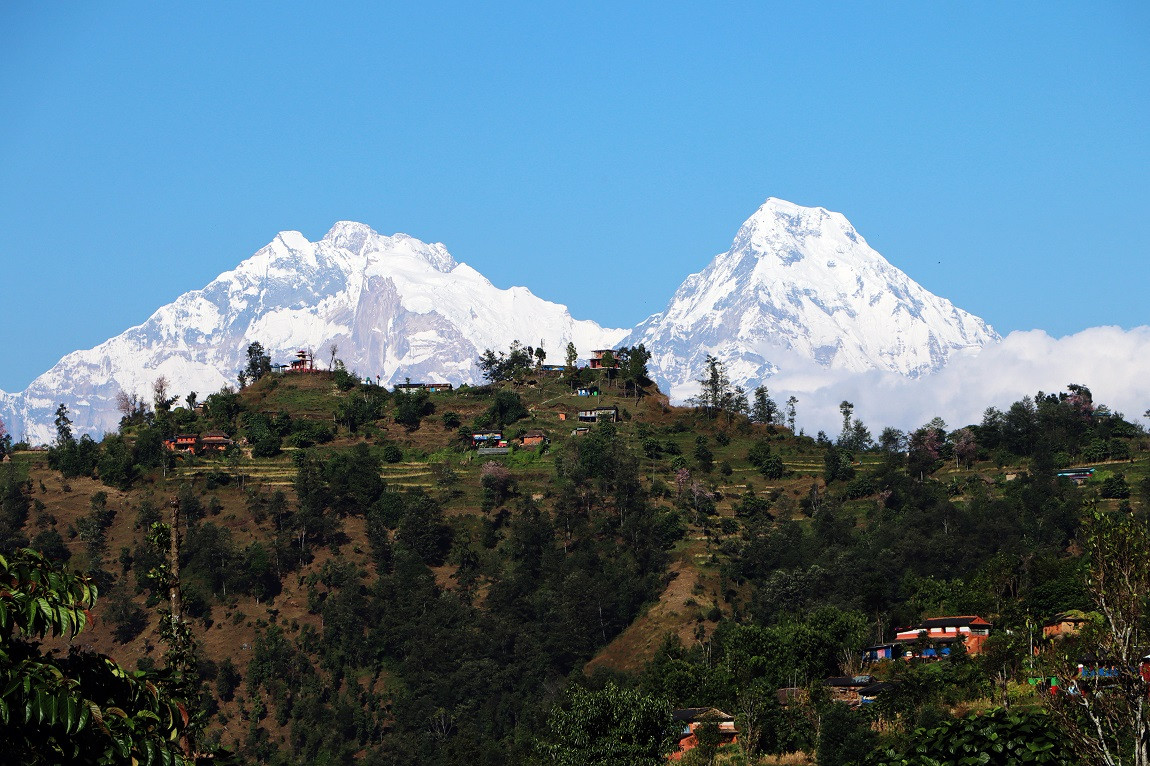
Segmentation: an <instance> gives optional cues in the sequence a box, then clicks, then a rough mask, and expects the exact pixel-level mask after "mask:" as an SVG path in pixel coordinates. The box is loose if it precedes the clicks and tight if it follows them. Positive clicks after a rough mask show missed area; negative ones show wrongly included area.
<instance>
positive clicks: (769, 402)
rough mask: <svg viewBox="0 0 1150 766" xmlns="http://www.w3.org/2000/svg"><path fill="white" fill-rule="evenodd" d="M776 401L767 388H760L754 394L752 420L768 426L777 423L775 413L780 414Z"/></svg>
mask: <svg viewBox="0 0 1150 766" xmlns="http://www.w3.org/2000/svg"><path fill="white" fill-rule="evenodd" d="M778 409H779V408H778V406H777V405H776V404H775V400H774V399H772V398H771V395H770V393H769V392H768V391H767V387H766V386H758V387H757V388H756V389H755V392H754V401H753V403H752V405H751V419H752V420H757V421H759V422H760V423H766V424H768V425H770V424H772V423H774V422H775V413H776V412H778Z"/></svg>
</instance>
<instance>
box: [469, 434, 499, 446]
mask: <svg viewBox="0 0 1150 766" xmlns="http://www.w3.org/2000/svg"><path fill="white" fill-rule="evenodd" d="M500 445H502V446H504V447H506V446H507V441H506V440H505V439H504V438H503V432H502V431H473V432H472V434H471V446H472V447H498V446H500Z"/></svg>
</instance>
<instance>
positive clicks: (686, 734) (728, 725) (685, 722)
mask: <svg viewBox="0 0 1150 766" xmlns="http://www.w3.org/2000/svg"><path fill="white" fill-rule="evenodd" d="M671 716H672V717H673V718H674V719H675V723H679V724H682V726H683V728H682V730H681V731H680V732H679V749H678V750H674V751H672V752H671V754H670V755H668V756H667V760H669V761H679V760H682V758H683V756H684V755H686V754H687V753H689V752H691V751H692V750H694V749H695V748H696V747H698V745H699V737H698V736H697V735H696V733H695V732H696V731H697V730H698V728H699V727H700V726H702V725H703V724H705V723H714V724H717V725H718V727H719V744H720V746H721V745H729V744H731V743H734V742H738V741H739V740H738V735H739V732H738V729H736V728H735V717H734V716H733V715H730V714H729V713H724V712H723V711H722V710H719V709H717V708H713V707H688V708H682V709H680V710H674V711H672V712H671Z"/></svg>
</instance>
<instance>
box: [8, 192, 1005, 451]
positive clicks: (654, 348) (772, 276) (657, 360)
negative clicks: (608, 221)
mask: <svg viewBox="0 0 1150 766" xmlns="http://www.w3.org/2000/svg"><path fill="white" fill-rule="evenodd" d="M256 340H258V341H259V342H260V343H262V344H263V346H264V348H265V349H266V350H267V351H268V352H269V353H270V354H271V356H272V358H273V360H275V361H280V362H284V361H287V360H288V359H290V358H291V357H292V356H293V355H294V354H295V352H296V351H297V350H299V349H310V350H312V351H313V352H314V353H315V355H316V357H317V359H319V360H320V361H321V363H322V364H326V363H327V362H328V360H329V358H330V357H329V356H328V354H329V349H330V348H331V346H332V345H335V346H337V347H338V356H339V358H341V359H343V360H344V362H345V363H346V364H347V366H348V367H349V368H350V369H354V370H356V371H357V372H359V373H360V374H363V375H367V376H371V377H372V378H375V377H376V376H378V378H379V380H380V382H382V383H383V384H385V385H391V384H394V383H396V382H401V381H402V380H403V379H404V378H411V379H412V380H444V381H448V382H451V383H455V384H459V383H476V382H479V381H480V380H481V376H480V375H479V371H478V369H477V367H476V364H475V361H476V359H477V358H478V357H479V355H480V353H482V351H483V350H484V349H487V348H494V349H505V348H507V347H508V346H509V345H510V344H511V342H512V341H515V340H519V341H522V342H523V343H529V344H531V345H535V344H539V343H541V344H542V345H543V347H544V348H545V349H546V350H547V351H548V352H549V354H550V359H549V361H560V360H561V359H562V356H563V354H564V350H565V348H566V346H567V343H568V342H572V343H574V344H575V346H576V348H577V349H578V350H579V352H580V353H581V354H583V355H586V354H587V352H589V351H590V350H592V349H596V348H609V347H618V346H620V345H635V344H638V343H643V344H645V345H646V347H647V349H648V350H649V351H651V352H652V358H651V362H650V365H649V367H650V370H651V373H652V376H653V377H654V378H655V379H656V381H657V382H658V383H659V385H660V387H661V388H662V389H663V390H664V391H667V392H669V393H670V394H671V397H672V399H676V400H683V399H686V398H687V397H689V396H691V395H693V394H694V393H695V392H696V386H695V381H696V380H698V379H699V378H700V377H702V375H703V372H704V361H705V358H706V355H707V354H712V355H714V356H716V357H718V358H720V359H722V360H723V361H724V362H725V363H726V365H727V370H728V373H729V377H730V378H731V380H732V382H733V383H735V384H738V385H743V386H745V387H747V388H751V387H753V386H755V385H758V384H759V383H761V382H763V381H764V380H765V379H767V378H769V377H770V376H772V375H774V374H776V373H778V372H779V371H780V370H786V371H787V372H788V373H789V372H792V371H793V370H795V369H801V370H803V371H804V374H805V373H806V371H808V369H809V372H810V377H811V379H814V378H817V377H818V376H819V375H820V374H825V373H826V371H827V370H832V371H853V372H864V371H867V370H883V371H890V372H895V373H898V374H900V375H903V376H908V377H912V378H913V377H918V376H922V375H926V374H929V373H931V372H934V371H937V370H939V369H940V368H941V367H942V366H943V365H945V364H946V363H947V361H948V360H949V359H951V358H952V357H953V356H954V355H956V354H969V353H975V352H977V351H978V349H980V348H981V347H982V346H984V345H986V344H988V343H994V342H997V341H998V340H999V338H998V335H997V334H996V333H995V332H994V330H993V329H992V328H991V327H990V326H989V325H987V324H986V323H985V322H983V321H982V320H981V319H979V318H977V317H975V316H972V315H971V314H968V313H967V312H965V311H962V310H960V309H957V308H955V307H954V306H953V305H952V304H951V303H950V302H949V301H947V300H946V299H944V298H940V297H938V296H935V295H933V294H931V293H930V292H928V291H927V290H925V289H924V288H923V287H921V286H920V285H918V284H917V283H915V282H914V281H913V280H911V279H910V277H908V276H907V275H906V274H904V273H903V272H902V271H900V270H899V269H897V268H895V267H894V266H892V265H891V264H890V263H888V262H887V261H886V260H885V259H884V258H883V257H882V256H881V255H879V254H878V253H877V252H875V251H874V250H873V249H872V248H871V247H870V246H869V245H867V243H866V241H865V240H864V239H863V238H862V236H861V235H859V234H858V232H857V231H855V229H854V227H853V226H851V224H850V223H849V222H848V221H847V219H846V218H845V217H843V216H842V215H841V214H839V213H832V212H829V211H827V210H825V209H823V208H811V207H802V206H800V205H795V204H793V203H790V202H786V201H783V200H779V199H775V198H771V199H768V200H767V201H766V203H764V204H763V205H762V206H761V207H760V208H759V209H758V210H757V211H756V212H755V213H754V214H753V215H752V216H751V217H750V218H749V219H747V221H746V222H745V223H744V224H743V225H742V227H741V228H740V229H739V231H738V233H737V234H736V236H735V239H734V242H733V243H732V245H731V248H730V249H729V250H728V251H727V252H725V253H722V254H720V255H718V256H715V258H714V259H713V260H712V261H711V262H710V264H709V265H707V267H706V268H704V269H703V270H702V271H700V272H698V273H697V274H692V275H690V276H689V277H687V279H686V280H684V282H683V283H682V284H681V286H680V287H679V289H678V290H677V291H676V293H675V295H674V296H673V297H672V299H671V301H670V302H669V303H668V305H667V307H666V309H665V310H664V311H662V312H660V313H658V314H655V315H653V316H651V317H649V318H647V319H646V320H645V321H644V322H642V323H641V324H640V325H639V326H638V327H636V328H635V329H634V330H631V331H630V332H628V331H627V330H624V329H611V328H604V327H601V326H599V325H598V324H596V323H595V322H592V321H589V320H576V319H574V318H572V316H571V314H570V313H569V311H568V310H567V308H566V307H565V306H562V305H560V304H556V303H551V302H548V301H545V300H543V299H541V298H538V297H536V296H535V295H533V294H532V293H531V291H530V290H528V289H527V288H525V287H512V288H509V289H506V290H503V289H499V288H497V287H495V286H494V285H492V284H491V282H490V281H488V280H487V279H486V278H485V277H484V276H483V275H482V274H480V273H479V272H478V271H476V270H475V269H473V268H471V267H470V266H468V265H467V264H465V263H458V262H456V260H455V259H454V258H453V257H452V256H451V254H450V253H449V252H448V250H447V248H446V247H444V246H443V245H442V244H438V243H433V244H428V243H425V242H422V241H420V240H418V239H415V238H414V237H410V236H408V235H406V234H395V235H392V236H384V235H380V234H378V233H377V232H375V231H373V230H372V229H371V228H370V227H368V226H366V225H364V224H361V223H355V222H352V221H340V222H338V223H336V224H335V225H334V226H332V228H331V230H330V231H329V232H328V233H327V234H326V235H325V236H324V237H323V238H322V239H320V240H319V241H316V242H310V241H308V240H307V238H306V237H304V235H303V234H301V233H299V232H297V231H284V232H280V233H279V234H278V235H276V237H275V238H274V239H273V240H272V241H271V242H270V243H269V244H268V245H267V246H265V247H263V248H262V249H260V250H259V251H258V252H256V253H255V254H254V255H252V256H250V257H249V258H247V259H246V260H244V261H242V262H241V263H240V264H239V265H238V266H236V268H235V269H232V270H231V271H227V272H224V273H223V274H220V275H219V277H217V278H216V279H215V280H213V281H212V282H211V283H210V284H208V285H207V286H206V287H204V288H203V289H200V290H193V291H191V292H188V293H185V294H183V295H181V296H180V297H178V298H177V299H176V300H175V301H173V302H171V303H169V304H168V305H166V306H163V307H161V308H159V309H158V310H157V311H156V312H155V313H154V314H152V316H151V317H149V318H148V319H147V320H146V321H145V322H144V323H142V324H140V325H138V326H136V327H132V328H130V329H128V330H126V331H125V332H124V333H122V334H120V335H118V336H116V337H114V338H111V339H109V340H107V341H105V342H104V343H101V344H99V345H98V346H96V347H94V348H91V349H87V350H83V351H74V352H72V353H70V354H68V355H66V356H65V357H64V358H62V359H61V360H60V361H59V362H58V363H57V364H56V365H54V366H53V367H52V368H51V369H50V370H48V371H47V372H45V373H44V374H43V375H41V376H40V377H38V378H37V379H36V380H34V381H33V382H32V384H31V385H29V386H28V388H27V389H25V390H24V391H23V392H21V393H5V392H2V391H0V418H2V419H3V421H4V422H5V423H6V424H7V426H8V430H9V432H10V433H11V434H12V435H13V436H14V437H15V438H27V439H28V440H29V441H30V442H31V443H33V444H35V443H47V442H50V441H51V440H52V438H53V436H54V433H53V429H52V421H53V414H54V412H55V409H56V406H57V404H58V403H60V402H63V403H65V404H67V405H68V408H69V411H70V413H71V416H72V418H73V421H74V426H75V428H76V430H77V431H79V432H85V433H92V434H94V435H96V436H99V435H100V434H101V433H103V432H104V431H107V430H114V429H115V427H116V424H117V422H118V419H119V416H118V413H117V412H116V409H115V397H116V395H117V393H119V392H120V391H124V392H127V393H129V394H138V395H140V396H141V397H143V398H144V399H145V400H146V401H150V399H151V393H150V390H151V385H152V383H153V381H155V379H156V378H158V377H160V376H161V375H163V376H165V377H166V378H167V379H168V381H169V382H170V385H171V392H172V394H176V395H179V396H181V397H182V396H183V395H184V394H186V393H188V392H190V391H196V392H198V393H199V394H200V396H201V398H202V397H203V396H205V395H207V394H209V393H212V392H214V391H217V390H219V389H220V388H221V387H223V386H225V385H228V384H233V383H234V382H235V380H236V375H237V373H238V371H239V370H240V369H241V368H242V367H243V366H244V363H245V361H246V360H245V351H246V348H247V346H248V344H249V343H251V342H252V341H256Z"/></svg>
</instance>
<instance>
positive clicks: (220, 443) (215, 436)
mask: <svg viewBox="0 0 1150 766" xmlns="http://www.w3.org/2000/svg"><path fill="white" fill-rule="evenodd" d="M232 444H233V442H232V440H231V439H230V438H228V435H227V434H226V433H224V432H223V431H208V432H207V433H206V434H204V435H203V436H202V437H200V451H201V452H223V451H224V450H226V449H227V448H228V447H230V446H232Z"/></svg>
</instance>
